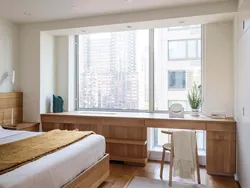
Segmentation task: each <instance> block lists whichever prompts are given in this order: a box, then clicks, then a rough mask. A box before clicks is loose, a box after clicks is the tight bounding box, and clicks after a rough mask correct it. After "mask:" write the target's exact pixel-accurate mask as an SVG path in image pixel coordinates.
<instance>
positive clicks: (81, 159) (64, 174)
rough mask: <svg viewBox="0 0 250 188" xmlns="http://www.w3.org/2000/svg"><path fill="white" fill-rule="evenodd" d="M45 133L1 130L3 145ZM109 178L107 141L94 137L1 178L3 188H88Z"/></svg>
mask: <svg viewBox="0 0 250 188" xmlns="http://www.w3.org/2000/svg"><path fill="white" fill-rule="evenodd" d="M39 134H43V133H42V132H40V133H39V132H36V133H35V132H28V131H13V130H5V129H2V128H1V127H0V144H5V143H10V142H14V141H17V140H22V139H25V138H29V137H32V136H36V135H39ZM108 176H109V156H108V155H107V154H105V138H104V137H103V136H101V135H97V134H92V135H90V136H88V137H86V138H84V139H82V140H80V141H77V142H75V143H73V144H71V145H69V146H67V147H65V148H63V149H60V150H58V151H56V152H54V153H52V154H48V155H46V156H44V157H42V158H40V159H38V160H35V161H33V162H30V163H28V164H25V165H23V166H21V167H19V168H17V169H15V170H13V171H10V172H8V173H5V174H3V175H0V188H34V187H35V188H44V187H46V188H60V187H62V188H71V187H72V188H73V187H81V188H84V187H86V188H89V187H98V186H99V185H100V184H101V183H102V182H103V181H104V180H105V179H106V178H107V177H108Z"/></svg>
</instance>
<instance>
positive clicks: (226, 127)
mask: <svg viewBox="0 0 250 188" xmlns="http://www.w3.org/2000/svg"><path fill="white" fill-rule="evenodd" d="M207 131H217V132H236V123H207Z"/></svg>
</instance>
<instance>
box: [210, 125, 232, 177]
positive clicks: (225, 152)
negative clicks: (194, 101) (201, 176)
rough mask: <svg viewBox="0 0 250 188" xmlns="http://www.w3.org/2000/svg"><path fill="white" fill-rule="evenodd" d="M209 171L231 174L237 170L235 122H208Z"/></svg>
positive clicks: (211, 172)
mask: <svg viewBox="0 0 250 188" xmlns="http://www.w3.org/2000/svg"><path fill="white" fill-rule="evenodd" d="M206 157H207V160H206V161H207V172H208V173H209V174H224V175H231V174H234V173H235V171H236V169H235V168H236V165H235V161H236V132H235V124H233V123H232V124H223V123H212V124H211V123H208V124H207V155H206Z"/></svg>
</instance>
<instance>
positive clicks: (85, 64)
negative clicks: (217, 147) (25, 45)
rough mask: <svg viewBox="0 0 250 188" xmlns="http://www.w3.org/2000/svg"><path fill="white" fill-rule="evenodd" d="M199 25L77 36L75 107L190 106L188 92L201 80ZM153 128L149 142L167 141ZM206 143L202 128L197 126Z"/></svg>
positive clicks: (145, 108)
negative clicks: (176, 104)
mask: <svg viewBox="0 0 250 188" xmlns="http://www.w3.org/2000/svg"><path fill="white" fill-rule="evenodd" d="M201 41H202V37H201V26H200V25H195V26H182V27H174V28H156V29H151V30H129V31H122V32H107V33H96V34H84V35H79V36H76V49H77V53H76V54H77V58H76V59H77V67H78V69H77V70H78V74H77V78H78V79H77V83H78V84H77V90H78V92H77V104H78V105H77V106H78V109H80V110H122V111H124V110H126V111H162V112H166V111H168V108H169V106H170V105H171V104H173V103H180V104H182V105H183V107H184V109H185V111H190V110H191V109H190V106H189V104H188V102H187V92H188V90H189V89H191V87H192V85H193V84H194V83H196V84H197V85H201V83H202V82H201V78H202V77H201V75H202V74H201V70H202V58H201V57H202V45H201ZM160 130H161V129H155V134H154V140H155V142H154V145H156V146H157V145H160V144H162V143H164V142H166V139H167V138H166V137H164V136H163V135H162V134H161V133H160ZM197 137H198V139H199V142H200V143H199V144H198V145H199V148H200V149H205V142H204V140H205V133H204V132H202V131H201V132H198V135H197Z"/></svg>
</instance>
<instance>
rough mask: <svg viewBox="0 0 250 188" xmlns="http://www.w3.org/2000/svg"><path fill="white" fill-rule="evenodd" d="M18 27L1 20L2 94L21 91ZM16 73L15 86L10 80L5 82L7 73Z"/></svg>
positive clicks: (0, 58) (0, 65)
mask: <svg viewBox="0 0 250 188" xmlns="http://www.w3.org/2000/svg"><path fill="white" fill-rule="evenodd" d="M18 30H19V27H18V25H16V24H14V23H12V22H10V21H6V20H0V92H11V91H19V90H20V86H19V50H18V43H19V36H18ZM12 70H15V71H16V79H15V84H14V85H12V84H11V83H10V78H8V80H3V76H4V74H5V73H6V72H8V73H10V72H12Z"/></svg>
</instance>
